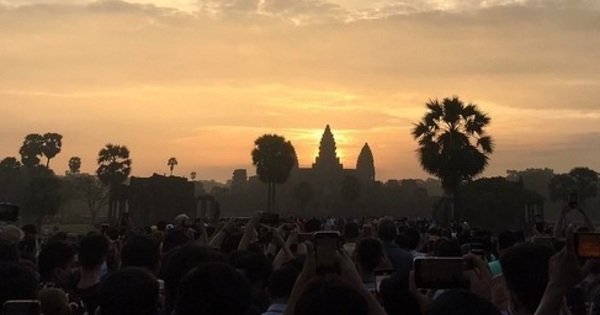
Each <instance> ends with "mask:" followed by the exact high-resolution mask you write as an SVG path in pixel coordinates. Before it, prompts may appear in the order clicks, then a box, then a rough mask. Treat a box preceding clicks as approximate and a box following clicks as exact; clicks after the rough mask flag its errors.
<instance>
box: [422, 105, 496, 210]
mask: <svg viewBox="0 0 600 315" xmlns="http://www.w3.org/2000/svg"><path fill="white" fill-rule="evenodd" d="M426 106H427V110H428V111H427V113H426V114H425V115H424V116H423V118H422V119H421V121H420V122H419V123H417V124H415V125H414V128H413V130H412V136H413V137H414V139H415V140H417V142H418V143H419V149H418V150H417V152H418V156H419V163H420V164H421V167H422V168H423V170H425V172H427V173H429V174H431V175H434V176H436V177H438V178H439V179H440V180H441V182H442V188H443V189H444V192H445V194H446V195H447V197H449V198H451V199H454V206H455V205H456V198H455V197H456V193H457V190H458V187H460V185H461V184H462V183H464V182H465V181H468V180H470V179H472V178H473V177H474V176H477V175H479V174H481V173H482V172H483V170H484V169H485V168H486V166H487V165H488V161H489V155H490V154H491V153H492V152H493V151H494V144H493V141H492V137H491V136H489V135H488V134H487V133H486V132H485V127H487V126H488V125H489V123H490V121H491V119H490V117H489V116H488V115H487V114H485V113H483V112H482V111H481V110H480V109H479V108H478V107H477V105H475V104H467V105H465V104H464V103H463V102H462V101H461V100H460V99H458V97H452V98H444V99H443V100H442V102H439V101H438V100H437V99H436V100H430V101H429V102H428V103H427V104H426ZM452 212H453V211H452V210H451V214H450V215H451V216H454V213H452Z"/></svg>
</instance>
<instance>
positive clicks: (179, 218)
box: [173, 213, 190, 225]
mask: <svg viewBox="0 0 600 315" xmlns="http://www.w3.org/2000/svg"><path fill="white" fill-rule="evenodd" d="M189 219H190V217H188V216H187V214H185V213H182V214H180V215H178V216H176V217H175V219H174V220H173V223H175V225H181V224H183V222H184V221H185V220H189Z"/></svg>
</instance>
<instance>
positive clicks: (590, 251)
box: [574, 233, 600, 258]
mask: <svg viewBox="0 0 600 315" xmlns="http://www.w3.org/2000/svg"><path fill="white" fill-rule="evenodd" d="M574 236H575V251H576V253H577V256H578V257H580V258H600V233H575V234H574Z"/></svg>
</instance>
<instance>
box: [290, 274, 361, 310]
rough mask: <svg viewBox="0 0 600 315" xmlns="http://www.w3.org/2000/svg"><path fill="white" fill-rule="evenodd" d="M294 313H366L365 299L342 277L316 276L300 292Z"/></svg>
mask: <svg viewBox="0 0 600 315" xmlns="http://www.w3.org/2000/svg"><path fill="white" fill-rule="evenodd" d="M294 314H296V315H331V314H344V315H367V314H369V310H368V306H367V301H366V300H365V299H364V297H363V296H362V295H361V294H360V293H359V292H357V291H356V290H355V289H354V288H352V286H350V285H349V284H348V283H347V282H345V281H344V280H343V279H342V278H340V277H339V276H335V275H328V276H327V277H325V278H316V279H315V280H313V281H312V282H310V283H309V284H307V285H306V287H305V288H304V290H303V292H302V293H301V294H300V297H299V299H298V303H297V304H296V309H295V312H294Z"/></svg>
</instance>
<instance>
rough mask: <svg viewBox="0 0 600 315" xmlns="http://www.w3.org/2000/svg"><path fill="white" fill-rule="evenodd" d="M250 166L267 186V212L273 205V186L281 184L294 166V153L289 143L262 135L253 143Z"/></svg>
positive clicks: (280, 138) (279, 138)
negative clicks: (253, 167) (254, 167)
mask: <svg viewBox="0 0 600 315" xmlns="http://www.w3.org/2000/svg"><path fill="white" fill-rule="evenodd" d="M252 164H253V165H254V166H256V173H257V174H258V177H259V178H260V180H261V181H262V182H263V183H267V184H268V195H267V211H271V205H273V204H275V185H276V184H283V183H285V181H286V180H287V179H288V178H289V177H290V172H291V170H292V168H293V167H294V165H296V151H295V150H294V146H292V143H291V142H290V141H285V138H284V137H281V136H278V135H274V134H273V135H268V134H266V135H263V136H261V137H259V138H258V139H256V140H255V141H254V150H252Z"/></svg>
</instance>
